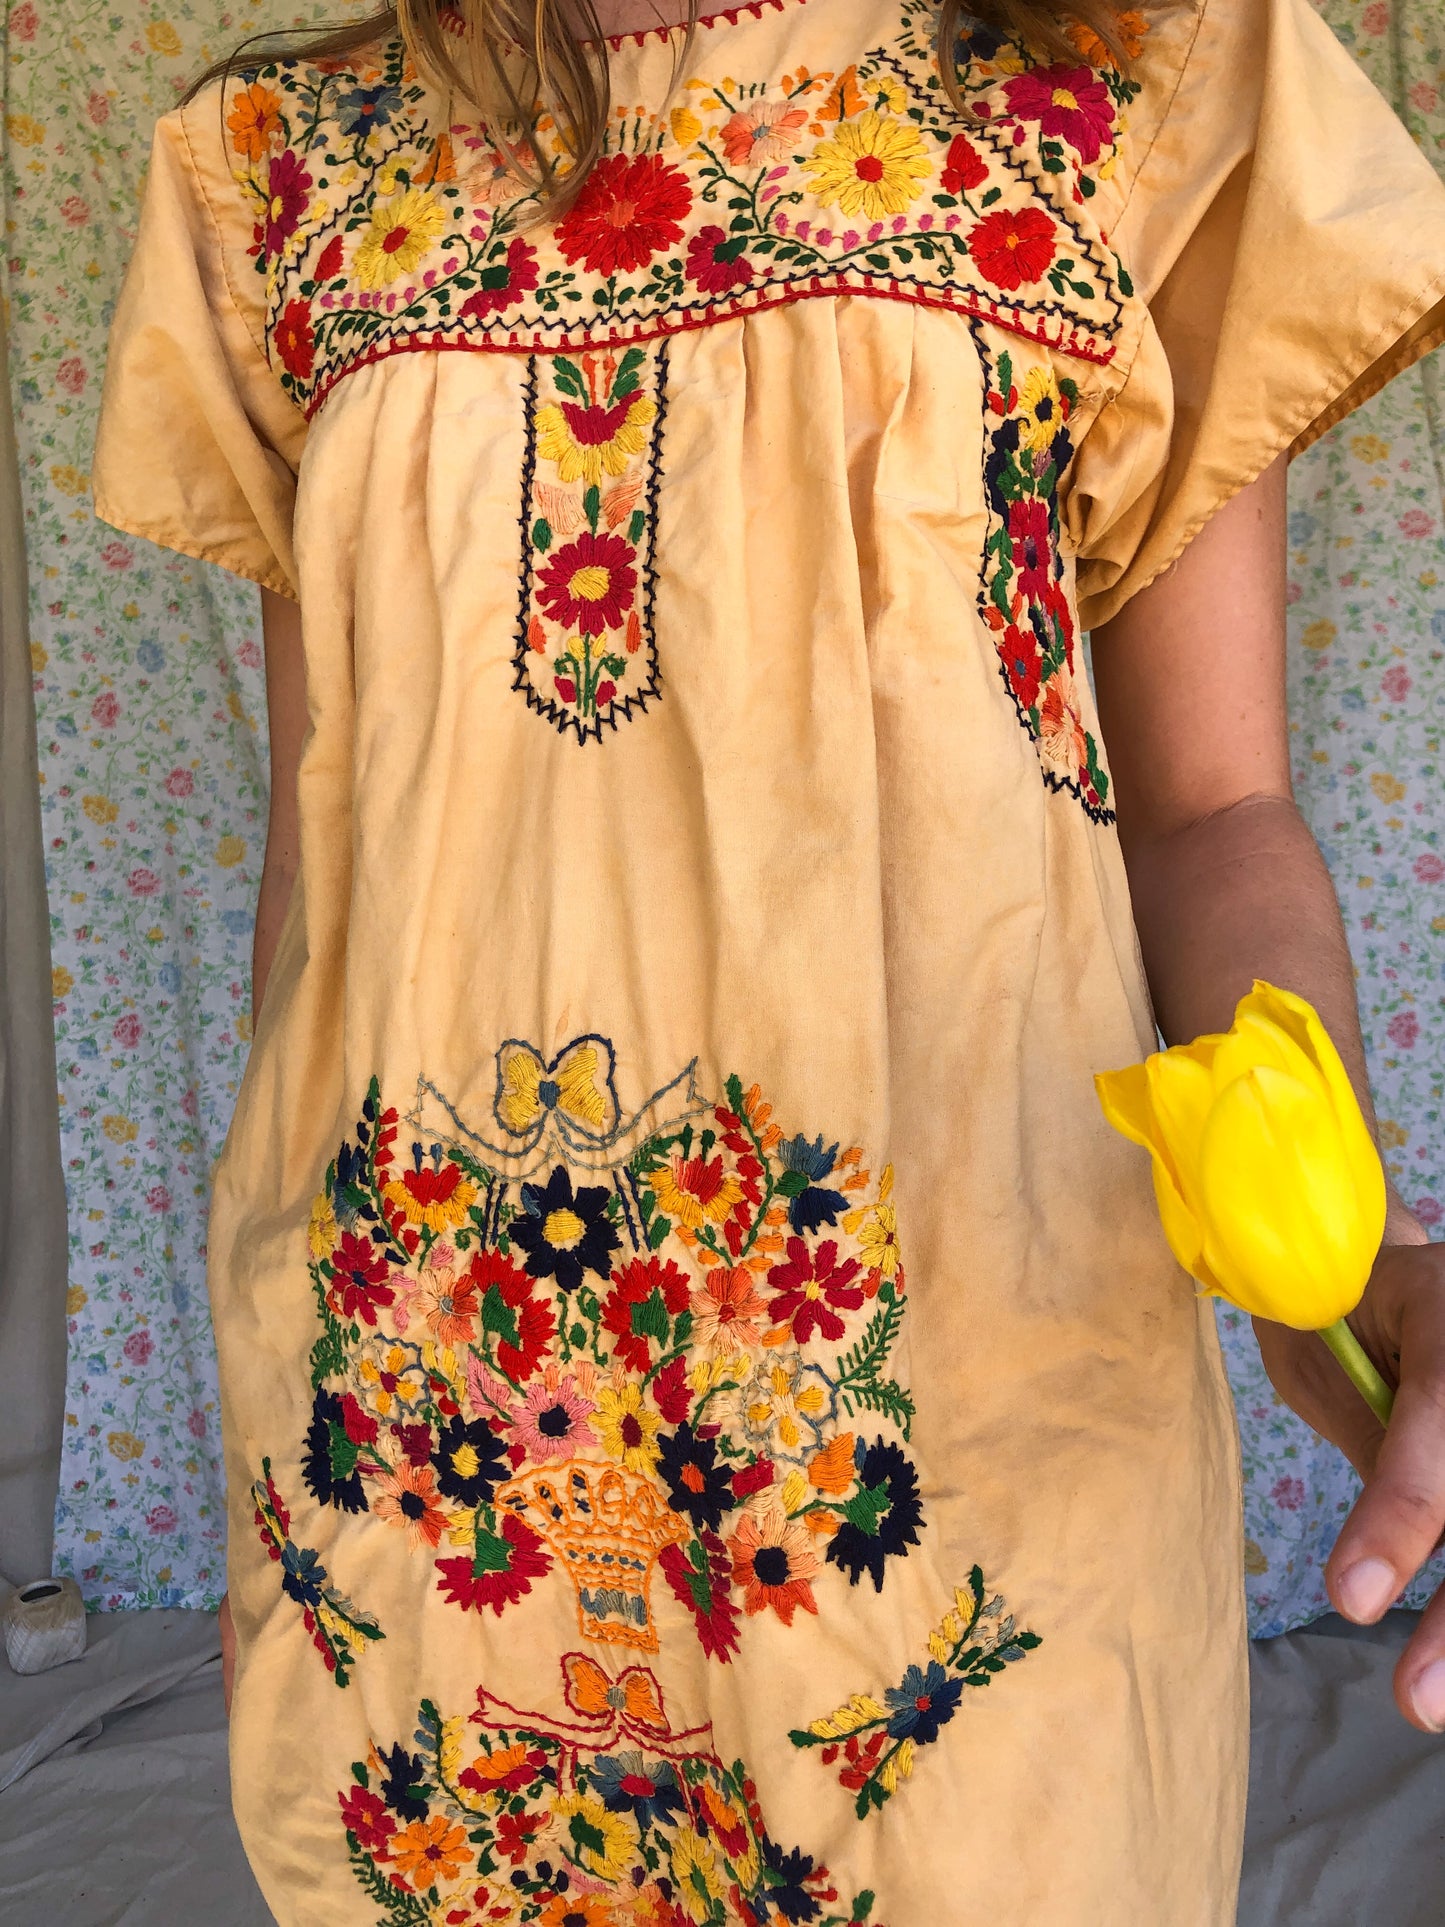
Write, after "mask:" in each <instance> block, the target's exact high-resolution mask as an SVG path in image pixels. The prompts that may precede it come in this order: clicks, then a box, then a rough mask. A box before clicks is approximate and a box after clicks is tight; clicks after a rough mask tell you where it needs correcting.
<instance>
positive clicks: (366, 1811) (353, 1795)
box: [336, 1786, 396, 1853]
mask: <svg viewBox="0 0 1445 1927" xmlns="http://www.w3.org/2000/svg"><path fill="white" fill-rule="evenodd" d="M336 1797H337V1799H338V1800H339V1801H340V1802H341V1819H342V1824H343V1825H344V1826H345V1828H346V1830H347V1832H348V1833H354V1834H355V1835H356V1840H357V1844H358V1846H360V1847H362V1848H364V1849H365V1851H366V1852H367V1853H375V1852H376V1850H377V1848H378V1847H384V1846H385V1845H386V1843H387V1841H388V1840H389V1839H390V1838H391V1836H392V1834H394V1833H395V1832H396V1822H395V1820H393V1819H392V1817H391V1815H390V1814H389V1813H388V1812H387V1810H386V1805H385V1802H384V1801H383V1800H382V1799H381V1797H380V1795H379V1794H375V1793H368V1792H367V1790H366V1788H365V1787H359V1786H354V1787H348V1788H347V1789H346V1791H345V1792H344V1793H338V1794H337V1796H336Z"/></svg>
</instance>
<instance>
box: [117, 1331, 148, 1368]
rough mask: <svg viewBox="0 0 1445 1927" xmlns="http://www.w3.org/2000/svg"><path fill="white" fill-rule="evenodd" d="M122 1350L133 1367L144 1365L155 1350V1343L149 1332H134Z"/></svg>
mask: <svg viewBox="0 0 1445 1927" xmlns="http://www.w3.org/2000/svg"><path fill="white" fill-rule="evenodd" d="M121 1350H122V1351H123V1352H124V1353H125V1355H126V1357H127V1358H128V1359H129V1360H130V1362H131V1364H132V1365H144V1364H146V1363H147V1361H148V1360H149V1358H150V1355H151V1353H152V1352H153V1351H154V1350H155V1341H154V1340H153V1339H152V1337H151V1335H150V1333H149V1332H148V1331H138V1332H132V1333H131V1335H130V1337H129V1338H128V1339H127V1340H126V1341H125V1343H124V1344H123V1345H122V1346H121Z"/></svg>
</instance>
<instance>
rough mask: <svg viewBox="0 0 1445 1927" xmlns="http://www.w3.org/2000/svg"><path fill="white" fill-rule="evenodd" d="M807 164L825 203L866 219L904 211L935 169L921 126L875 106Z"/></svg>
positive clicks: (840, 129) (825, 144)
mask: <svg viewBox="0 0 1445 1927" xmlns="http://www.w3.org/2000/svg"><path fill="white" fill-rule="evenodd" d="M803 167H804V171H805V172H806V173H809V174H811V175H812V176H813V192H814V194H815V195H816V196H817V198H818V200H819V201H821V202H822V204H823V206H824V207H837V208H838V209H839V210H840V212H842V213H843V214H847V215H861V216H862V218H863V219H864V220H865V221H881V220H882V219H883V218H884V216H885V215H889V214H902V213H903V211H904V209H905V208H906V207H907V206H908V205H909V203H910V202H911V201H912V200H913V199H914V198H915V196H916V195H917V193H918V191H919V188H920V187H921V186H922V184H923V182H924V181H926V180H927V179H928V176H929V175H930V174H931V173H932V171H933V164H932V162H931V161H930V160H929V158H928V154H927V152H926V151H925V149H924V145H923V137H922V136H921V135H920V134H919V132H918V130H917V128H916V127H913V126H911V125H909V124H908V123H906V122H905V123H900V122H898V121H896V120H890V119H888V118H886V117H885V116H884V115H882V114H877V113H874V112H872V111H871V110H870V111H869V112H868V113H866V114H860V115H859V117H858V118H857V120H852V121H843V122H841V123H840V124H839V127H838V131H837V133H835V134H834V135H833V136H832V137H831V139H829V140H825V141H822V142H820V144H819V145H818V146H817V147H815V148H814V150H813V152H812V155H811V156H810V157H809V159H808V160H806V161H805V162H804V163H803Z"/></svg>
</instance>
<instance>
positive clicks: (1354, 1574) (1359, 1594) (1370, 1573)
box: [1335, 1559, 1400, 1626]
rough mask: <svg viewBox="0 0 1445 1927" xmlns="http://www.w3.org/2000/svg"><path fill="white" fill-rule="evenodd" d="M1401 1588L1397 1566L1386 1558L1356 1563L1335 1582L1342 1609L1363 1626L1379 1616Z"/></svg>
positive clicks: (1348, 1617) (1347, 1615) (1346, 1615)
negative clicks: (1396, 1575) (1397, 1577)
mask: <svg viewBox="0 0 1445 1927" xmlns="http://www.w3.org/2000/svg"><path fill="white" fill-rule="evenodd" d="M1399 1590H1400V1588H1399V1584H1398V1582H1397V1581H1396V1578H1395V1568H1394V1567H1393V1566H1391V1565H1388V1564H1387V1563H1386V1561H1385V1560H1383V1559H1362V1560H1361V1561H1360V1563H1359V1564H1358V1565H1357V1566H1347V1567H1346V1568H1345V1570H1344V1571H1343V1572H1342V1573H1341V1574H1340V1576H1339V1578H1338V1579H1337V1580H1336V1581H1335V1591H1336V1592H1337V1593H1338V1594H1339V1596H1340V1611H1341V1612H1342V1613H1344V1615H1345V1617H1346V1618H1347V1619H1354V1620H1357V1621H1358V1622H1359V1623H1360V1624H1361V1625H1362V1626H1366V1625H1369V1624H1370V1622H1371V1621H1372V1620H1376V1619H1378V1618H1379V1617H1380V1614H1381V1613H1382V1612H1384V1610H1385V1608H1386V1607H1387V1606H1388V1605H1390V1604H1391V1602H1392V1601H1393V1599H1394V1597H1395V1595H1396V1593H1397V1592H1398V1591H1399Z"/></svg>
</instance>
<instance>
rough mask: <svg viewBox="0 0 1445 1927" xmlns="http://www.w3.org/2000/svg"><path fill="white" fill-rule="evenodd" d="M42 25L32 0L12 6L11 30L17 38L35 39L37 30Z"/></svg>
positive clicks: (25, 0)
mask: <svg viewBox="0 0 1445 1927" xmlns="http://www.w3.org/2000/svg"><path fill="white" fill-rule="evenodd" d="M39 25H40V16H39V15H38V14H37V13H36V11H35V9H34V7H32V6H31V4H30V0H24V5H23V6H19V7H12V9H11V11H10V31H11V33H12V34H13V35H14V36H15V38H16V39H17V40H33V39H34V38H35V30H36V28H37V27H38V26H39Z"/></svg>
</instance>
